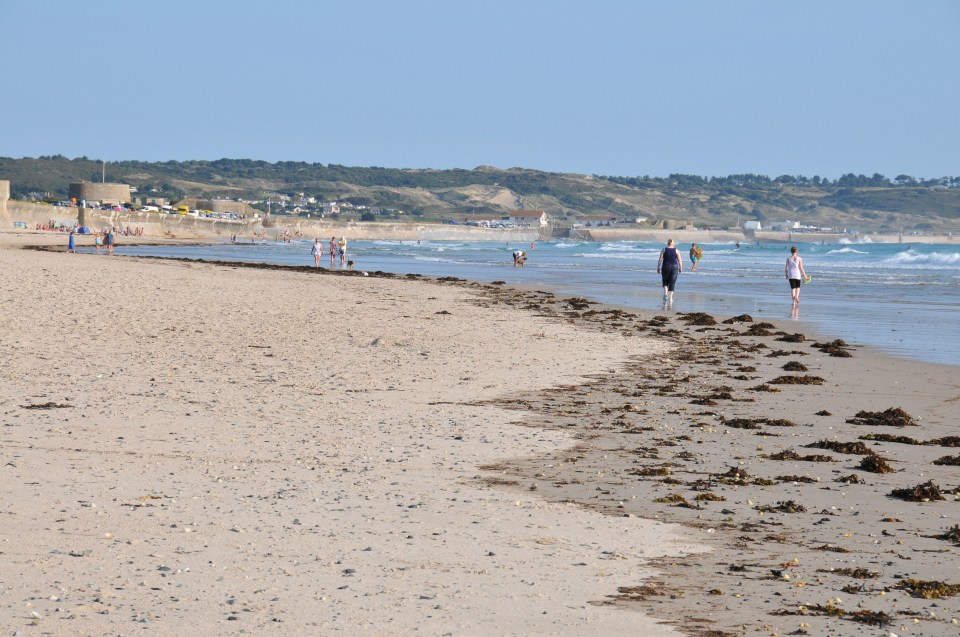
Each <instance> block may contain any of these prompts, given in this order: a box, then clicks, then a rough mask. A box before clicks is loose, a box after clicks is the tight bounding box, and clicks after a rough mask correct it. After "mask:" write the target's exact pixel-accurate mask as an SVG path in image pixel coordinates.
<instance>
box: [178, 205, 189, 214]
mask: <svg viewBox="0 0 960 637" xmlns="http://www.w3.org/2000/svg"><path fill="white" fill-rule="evenodd" d="M177 214H178V215H188V214H190V208H188V207H187V206H177Z"/></svg>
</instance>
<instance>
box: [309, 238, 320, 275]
mask: <svg viewBox="0 0 960 637" xmlns="http://www.w3.org/2000/svg"><path fill="white" fill-rule="evenodd" d="M310 254H312V255H313V263H314V265H316V266H317V269H318V270H319V269H320V257H322V256H323V246H322V245H320V237H317V238H316V239H314V241H313V249H311V250H310Z"/></svg>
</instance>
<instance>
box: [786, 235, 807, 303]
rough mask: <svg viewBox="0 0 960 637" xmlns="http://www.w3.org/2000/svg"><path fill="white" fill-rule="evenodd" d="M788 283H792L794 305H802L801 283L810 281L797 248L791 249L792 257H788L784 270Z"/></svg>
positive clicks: (791, 291)
mask: <svg viewBox="0 0 960 637" xmlns="http://www.w3.org/2000/svg"><path fill="white" fill-rule="evenodd" d="M784 273H785V274H786V276H787V281H789V282H790V297H791V298H792V299H793V304H794V305H799V304H800V283H801V282H802V280H801V277H802V278H803V279H809V278H810V277H808V276H807V271H806V270H804V269H803V259H801V258H800V255H799V254H797V246H793V247H792V248H790V256H789V257H787V266H786V268H784Z"/></svg>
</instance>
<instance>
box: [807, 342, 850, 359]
mask: <svg viewBox="0 0 960 637" xmlns="http://www.w3.org/2000/svg"><path fill="white" fill-rule="evenodd" d="M812 347H815V348H817V349H818V350H820V351H821V352H823V353H824V354H829V355H830V356H833V357H835V358H850V357H851V356H853V354H851V353H850V351H849V350H848V349H847V348H848V347H849V345H847V342H846V341H844V340H843V339H842V338H838V339H836V340H834V341H830V342H829V343H814V344H813V345H812Z"/></svg>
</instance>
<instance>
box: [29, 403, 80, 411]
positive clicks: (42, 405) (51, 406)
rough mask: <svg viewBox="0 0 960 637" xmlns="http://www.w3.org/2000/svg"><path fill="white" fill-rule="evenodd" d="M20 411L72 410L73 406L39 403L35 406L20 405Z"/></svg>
mask: <svg viewBox="0 0 960 637" xmlns="http://www.w3.org/2000/svg"><path fill="white" fill-rule="evenodd" d="M20 407H21V408H22V409H72V408H73V405H66V404H62V403H54V402H47V403H39V404H37V405H20Z"/></svg>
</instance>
